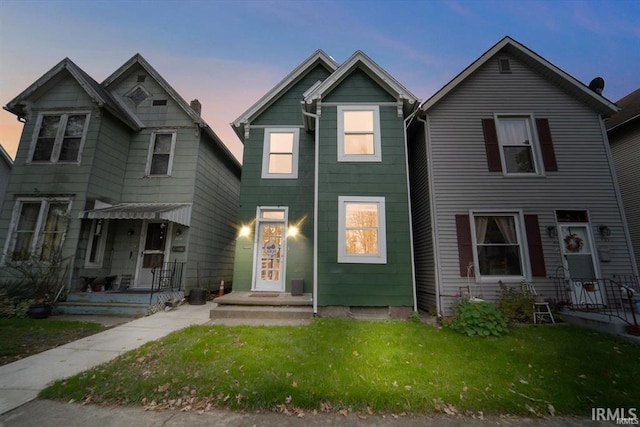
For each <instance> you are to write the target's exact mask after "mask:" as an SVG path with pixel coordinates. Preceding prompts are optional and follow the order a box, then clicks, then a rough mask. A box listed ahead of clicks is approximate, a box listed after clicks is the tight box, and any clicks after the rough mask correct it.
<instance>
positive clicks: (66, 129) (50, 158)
mask: <svg viewBox="0 0 640 427" xmlns="http://www.w3.org/2000/svg"><path fill="white" fill-rule="evenodd" d="M88 118H89V114H87V113H65V114H46V115H44V114H43V115H41V116H40V117H39V119H38V129H39V131H38V134H37V137H36V138H35V141H34V143H33V147H32V151H31V155H30V161H31V162H49V163H58V162H60V163H62V162H70V163H77V162H79V161H80V152H81V151H82V146H83V144H84V139H85V135H86V129H87V123H88V121H89V120H88Z"/></svg>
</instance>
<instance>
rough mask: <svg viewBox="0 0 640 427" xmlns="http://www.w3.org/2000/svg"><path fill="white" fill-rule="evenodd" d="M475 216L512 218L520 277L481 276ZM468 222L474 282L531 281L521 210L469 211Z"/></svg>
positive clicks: (527, 247) (527, 246)
mask: <svg viewBox="0 0 640 427" xmlns="http://www.w3.org/2000/svg"><path fill="white" fill-rule="evenodd" d="M476 216H511V217H513V218H514V221H515V227H516V234H517V236H518V244H519V245H520V262H521V268H522V275H520V276H488V275H487V276H483V275H482V274H481V273H480V263H479V260H478V241H477V238H476V236H477V234H476V220H475V217H476ZM469 221H470V222H471V242H472V244H473V264H474V271H475V278H476V282H479V283H497V282H498V281H499V280H501V281H503V282H506V283H512V282H521V281H522V280H527V281H531V280H532V277H531V266H530V265H529V244H528V242H527V233H526V230H525V229H524V214H523V212H522V210H506V211H490V210H489V211H486V210H475V211H469Z"/></svg>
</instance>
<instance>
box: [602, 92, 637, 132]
mask: <svg viewBox="0 0 640 427" xmlns="http://www.w3.org/2000/svg"><path fill="white" fill-rule="evenodd" d="M616 104H617V105H618V107H620V111H618V112H617V113H616V114H614V115H613V116H611V117H609V118H608V119H606V120H605V121H604V125H605V126H606V128H607V132H611V131H613V130H616V129H618V128H619V127H621V126H624V125H626V124H628V123H631V122H634V121H636V120H638V119H640V88H638V89H636V90H634V91H633V92H631V93H630V94H628V95H627V96H625V97H624V98H622V99H620V100H619V101H618V102H616Z"/></svg>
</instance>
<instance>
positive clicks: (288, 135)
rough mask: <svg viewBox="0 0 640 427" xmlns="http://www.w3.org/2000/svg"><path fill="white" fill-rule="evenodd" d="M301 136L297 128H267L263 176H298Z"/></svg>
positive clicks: (282, 177) (263, 154)
mask: <svg viewBox="0 0 640 427" xmlns="http://www.w3.org/2000/svg"><path fill="white" fill-rule="evenodd" d="M299 137H300V129H297V128H269V129H265V131H264V145H263V150H262V178H276V179H277V178H280V179H296V178H298V150H299Z"/></svg>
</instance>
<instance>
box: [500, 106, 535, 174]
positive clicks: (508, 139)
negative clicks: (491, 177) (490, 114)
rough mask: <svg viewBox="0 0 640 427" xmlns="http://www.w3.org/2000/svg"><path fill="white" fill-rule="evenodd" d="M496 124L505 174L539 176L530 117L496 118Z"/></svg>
mask: <svg viewBox="0 0 640 427" xmlns="http://www.w3.org/2000/svg"><path fill="white" fill-rule="evenodd" d="M496 124H497V131H498V142H499V143H500V149H501V152H500V155H501V157H502V164H503V171H504V172H505V174H507V175H511V174H534V175H535V174H539V168H538V166H537V163H538V162H537V160H536V158H537V153H538V148H537V143H536V140H535V137H534V134H533V130H532V126H531V117H529V116H497V118H496Z"/></svg>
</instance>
